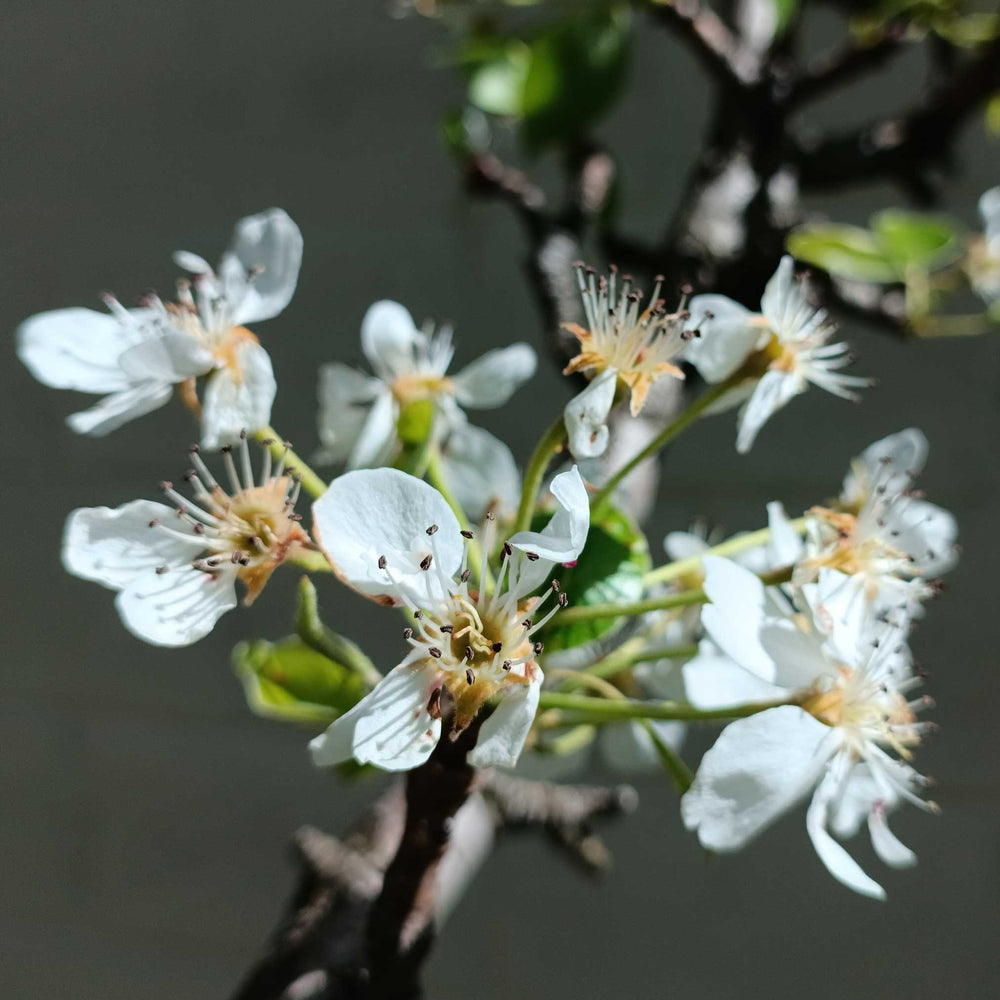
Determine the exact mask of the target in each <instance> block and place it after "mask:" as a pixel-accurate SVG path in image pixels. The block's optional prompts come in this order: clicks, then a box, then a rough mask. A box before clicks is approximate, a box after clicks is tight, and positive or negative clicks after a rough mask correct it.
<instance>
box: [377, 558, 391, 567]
mask: <svg viewBox="0 0 1000 1000" xmlns="http://www.w3.org/2000/svg"><path fill="white" fill-rule="evenodd" d="M388 565H389V560H388V559H386V557H385V556H379V557H378V568H379V569H385V568H386V566H388Z"/></svg>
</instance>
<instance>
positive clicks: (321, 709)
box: [233, 636, 368, 726]
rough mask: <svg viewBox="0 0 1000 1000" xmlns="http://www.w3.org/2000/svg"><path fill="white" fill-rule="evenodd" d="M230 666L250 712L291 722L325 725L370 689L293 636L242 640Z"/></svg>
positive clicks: (337, 664) (352, 705) (341, 667)
mask: <svg viewBox="0 0 1000 1000" xmlns="http://www.w3.org/2000/svg"><path fill="white" fill-rule="evenodd" d="M233 669H234V670H235V671H236V675H237V676H238V677H239V679H240V680H241V681H242V683H243V690H244V693H245V694H246V699H247V703H248V704H249V706H250V708H251V710H252V711H253V712H255V713H256V714H257V715H261V716H264V717H265V718H270V719H280V720H283V721H289V722H301V723H307V724H318V725H324V726H325V725H329V724H330V723H331V722H333V720H334V719H336V718H339V717H340V716H341V715H343V714H344V712H346V711H347V710H348V709H350V708H353V707H354V705H356V704H357V703H358V701H360V700H361V698H362V697H363V696H364V695H365V694H366V693H367V690H368V689H367V687H366V686H365V683H364V681H363V680H362V679H361V678H360V677H359V676H358V675H357V674H356V673H354V672H352V671H350V670H348V669H347V668H346V667H343V666H341V665H340V664H339V663H334V662H333V660H330V659H327V657H325V656H323V655H322V654H321V653H317V652H316V651H315V650H314V649H310V648H309V647H308V646H306V645H305V644H304V643H303V642H302V641H301V640H300V639H299V638H298V637H297V636H290V637H289V638H287V639H282V640H281V641H280V642H277V643H271V642H267V641H265V640H264V639H255V640H252V641H250V642H241V643H240V644H239V645H238V646H236V648H235V649H234V650H233Z"/></svg>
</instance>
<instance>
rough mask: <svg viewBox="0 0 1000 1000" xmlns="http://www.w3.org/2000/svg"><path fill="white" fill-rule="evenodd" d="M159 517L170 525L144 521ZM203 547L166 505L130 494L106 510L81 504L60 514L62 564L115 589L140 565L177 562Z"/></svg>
mask: <svg viewBox="0 0 1000 1000" xmlns="http://www.w3.org/2000/svg"><path fill="white" fill-rule="evenodd" d="M154 521H159V522H161V524H162V525H164V526H166V527H167V528H169V529H170V530H163V528H161V527H158V526H150V522H154ZM204 549H205V539H204V538H203V537H200V536H198V535H196V534H194V532H193V531H192V528H191V525H189V524H188V522H187V521H185V520H183V519H181V518H179V517H178V516H177V514H176V512H175V511H174V509H173V508H172V507H167V506H166V505H165V504H162V503H154V502H153V501H152V500H133V501H132V502H131V503H126V504H122V506H121V507H116V508H115V509H114V510H112V509H111V508H109V507H81V508H79V509H77V510H74V511H73V512H72V513H71V514H70V515H69V517H68V518H67V519H66V528H65V530H64V532H63V549H62V558H63V566H65V567H66V569H67V571H68V572H70V573H72V574H73V575H74V576H79V577H82V578H83V579H84V580H94V581H96V582H97V583H100V584H103V585H104V586H105V587H110V588H112V589H113V590H121V589H122V588H123V587H125V586H127V585H128V584H129V582H130V581H131V580H132V579H133V578H134V577H136V576H138V575H139V574H141V573H142V572H143V571H145V570H152V569H156V567H158V566H183V565H185V564H186V563H189V562H190V561H191V560H192V559H194V558H195V557H196V556H198V554H199V553H201V552H203V551H204Z"/></svg>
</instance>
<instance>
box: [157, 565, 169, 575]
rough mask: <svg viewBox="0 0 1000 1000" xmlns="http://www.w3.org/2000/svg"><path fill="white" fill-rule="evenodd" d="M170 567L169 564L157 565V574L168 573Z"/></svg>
mask: <svg viewBox="0 0 1000 1000" xmlns="http://www.w3.org/2000/svg"><path fill="white" fill-rule="evenodd" d="M168 569H169V567H168V566H157V567H156V575H157V576H163V574H164V573H166V572H167V570H168Z"/></svg>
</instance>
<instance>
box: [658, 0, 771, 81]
mask: <svg viewBox="0 0 1000 1000" xmlns="http://www.w3.org/2000/svg"><path fill="white" fill-rule="evenodd" d="M649 11H650V14H651V15H652V17H653V18H654V19H655V20H656V21H658V22H659V23H660V24H663V25H666V26H667V27H668V28H670V29H671V30H672V31H673V32H674V34H675V35H676V36H677V37H678V38H679V39H680V40H681V41H682V42H684V44H685V45H687V47H688V48H689V49H690V50H691V51H692V52H693V53H694V55H695V57H696V58H697V59H698V61H699V62H700V63H701V64H702V66H703V67H704V68H705V70H707V72H708V73H709V74H710V75H711V76H712V77H713V78H714V79H715V80H716V81H717V82H719V83H721V84H723V85H724V86H726V87H737V86H741V85H748V84H752V83H754V82H755V81H756V79H757V78H758V77H759V75H760V65H759V60H758V59H757V58H756V57H755V56H754V54H753V53H752V52H750V50H749V49H748V48H747V47H745V46H742V45H740V43H739V41H738V39H737V38H736V36H735V35H734V34H733V32H732V31H730V30H729V28H728V26H727V25H726V23H725V22H724V21H723V20H722V18H720V17H719V15H718V14H716V13H715V11H714V10H712V9H711V7H708V6H707V5H705V4H703V3H701V2H700V0H673V2H672V3H664V2H662V0H661V2H657V3H654V4H653V5H652V6H651V7H650V8H649Z"/></svg>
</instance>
